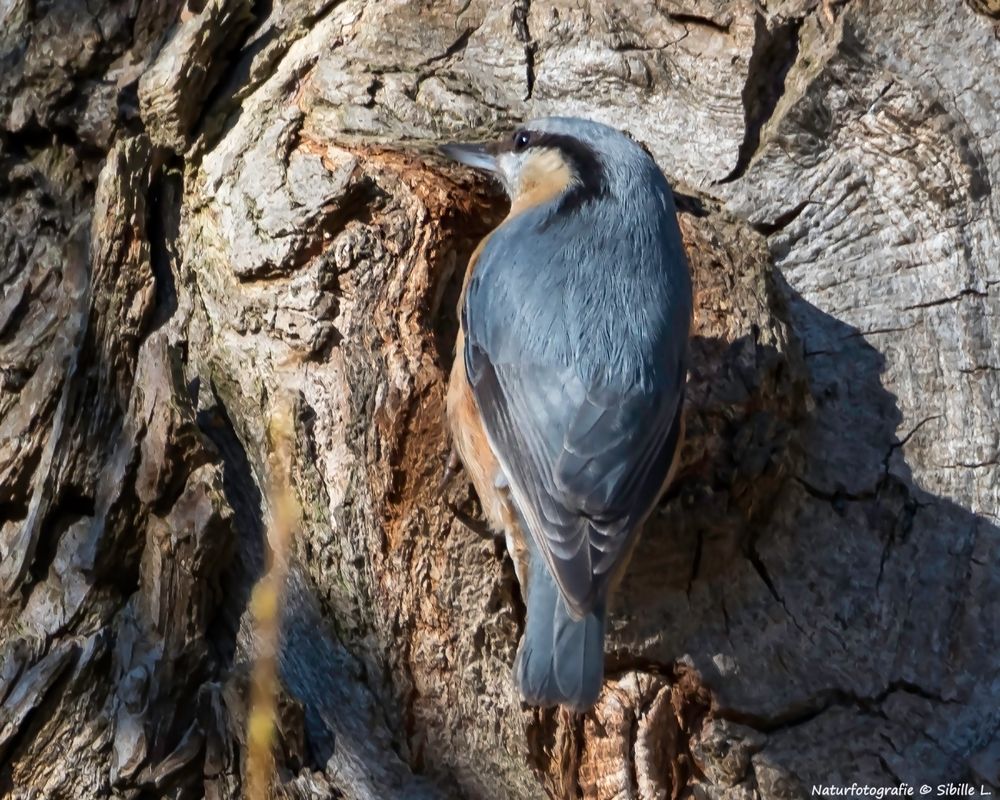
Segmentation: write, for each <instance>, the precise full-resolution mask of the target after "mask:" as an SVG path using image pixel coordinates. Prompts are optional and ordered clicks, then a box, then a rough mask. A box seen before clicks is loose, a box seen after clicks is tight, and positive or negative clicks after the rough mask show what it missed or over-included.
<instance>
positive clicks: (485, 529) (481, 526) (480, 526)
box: [445, 500, 494, 539]
mask: <svg viewBox="0 0 1000 800" xmlns="http://www.w3.org/2000/svg"><path fill="white" fill-rule="evenodd" d="M445 505H447V506H448V510H449V511H451V513H452V514H454V515H455V519H457V520H458V521H459V522H461V523H462V524H463V525H464V526H465V527H466V528H468V529H469V530H470V531H472V532H473V533H475V534H476V535H478V536H482V537H483V538H484V539H492V538H494V534H493V531H492V530H491V529H490V526H489V525H487V524H486V523H485V522H484V521H483V520H481V519H476V518H475V517H472V516H471V515H469V514H467V513H465V512H464V511H462V509H460V508H459V507H458V506H456V505H455V504H454V503H452V502H451V501H450V500H446V501H445Z"/></svg>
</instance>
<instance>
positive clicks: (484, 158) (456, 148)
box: [438, 143, 497, 174]
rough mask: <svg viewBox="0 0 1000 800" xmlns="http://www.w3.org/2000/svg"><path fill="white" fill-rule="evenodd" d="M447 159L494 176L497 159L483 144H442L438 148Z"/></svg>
mask: <svg viewBox="0 0 1000 800" xmlns="http://www.w3.org/2000/svg"><path fill="white" fill-rule="evenodd" d="M438 149H439V150H440V151H441V152H442V153H444V154H445V155H446V156H448V158H450V159H452V160H454V161H458V162H459V163H460V164H465V165H466V166H468V167H473V168H474V169H481V170H483V171H485V172H489V173H493V174H495V173H496V172H497V159H496V156H494V155H493V154H492V153H491V152H490V151H489V148H488V146H487V145H484V144H454V143H453V144H443V145H441V146H440V147H439V148H438Z"/></svg>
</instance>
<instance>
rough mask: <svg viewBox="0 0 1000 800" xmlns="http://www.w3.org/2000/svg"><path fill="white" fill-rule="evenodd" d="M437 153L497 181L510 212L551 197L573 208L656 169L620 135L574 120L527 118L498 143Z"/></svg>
mask: <svg viewBox="0 0 1000 800" xmlns="http://www.w3.org/2000/svg"><path fill="white" fill-rule="evenodd" d="M441 151H442V152H443V153H444V154H445V155H447V156H448V157H450V158H452V159H454V160H455V161H459V162H461V163H463V164H466V165H468V166H470V167H474V168H476V169H480V170H483V171H485V172H488V173H490V174H492V175H494V176H495V177H496V178H498V179H499V180H500V182H501V183H502V184H503V186H504V189H505V190H506V192H507V194H508V195H509V196H510V199H511V203H512V213H515V212H516V211H517V210H519V209H524V208H530V207H533V206H537V205H541V204H542V203H546V202H549V201H551V200H556V199H560V200H562V201H563V202H564V203H567V204H574V205H575V204H579V203H583V202H587V201H588V200H594V199H600V198H602V197H606V196H608V195H610V194H614V193H615V192H616V191H621V190H623V189H624V188H625V186H626V185H627V183H628V182H629V181H630V180H635V179H637V178H639V177H640V176H641V175H642V174H643V173H644V172H645V171H647V170H648V169H649V167H652V168H653V169H654V170H655V169H656V167H655V164H653V161H652V159H651V158H650V157H649V155H648V154H647V153H646V152H645V151H644V150H643V149H642V147H641V146H640V145H639V144H637V143H636V142H635V141H634V140H633V139H631V138H630V137H628V136H627V135H626V134H624V133H622V132H621V131H618V130H615V129H614V128H611V127H608V126H607V125H602V124H600V123H597V122H591V121H590V120H585V119H577V118H575V117H547V118H545V119H538V120H533V121H532V122H528V123H526V124H525V125H523V126H521V127H519V128H517V129H516V130H515V131H514V132H513V133H512V134H511V135H510V136H508V137H505V138H503V139H501V140H500V141H494V142H487V143H482V144H446V145H443V146H442V147H441ZM657 172H658V170H657Z"/></svg>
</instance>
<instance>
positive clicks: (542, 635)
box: [514, 535, 604, 711]
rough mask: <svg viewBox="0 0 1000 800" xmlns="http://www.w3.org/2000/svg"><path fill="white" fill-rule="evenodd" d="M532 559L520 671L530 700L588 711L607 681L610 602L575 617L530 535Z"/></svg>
mask: <svg viewBox="0 0 1000 800" xmlns="http://www.w3.org/2000/svg"><path fill="white" fill-rule="evenodd" d="M525 538H526V539H528V541H529V543H528V547H529V549H530V551H531V552H530V558H529V561H528V576H527V577H528V581H527V583H528V586H527V592H526V594H527V597H526V598H525V605H526V606H527V621H526V623H525V629H524V637H523V638H522V639H521V646H520V647H519V648H518V651H517V659H516V661H515V663H514V675H515V678H516V680H517V685H518V687H519V688H520V690H521V696H522V697H523V698H524V700H525V702H526V703H528V704H530V705H537V706H553V705H556V704H559V705H564V706H567V707H569V708H572V709H574V710H575V711H586V710H587V709H589V708H591V707H592V706H593V705H594V703H595V702H597V696H598V695H599V694H600V693H601V684H602V682H603V681H604V603H603V602H602V603H601V605H600V606H598V607H597V608H595V609H594V610H593V611H591V612H590V613H589V614H587V615H586V616H585V617H583V619H579V620H576V619H573V617H572V616H571V615H570V613H569V609H568V608H567V607H566V603H565V601H564V600H563V599H562V597H561V596H560V595H559V589H558V588H557V587H556V583H555V581H554V580H553V578H552V575H551V574H550V572H549V568H548V565H547V564H546V563H545V559H544V558H542V557H541V556H540V555H539V554H538V552H537V548H536V547H535V546H534V544H533V543H532V542H531V541H530V539H531V536H530V535H526V537H525Z"/></svg>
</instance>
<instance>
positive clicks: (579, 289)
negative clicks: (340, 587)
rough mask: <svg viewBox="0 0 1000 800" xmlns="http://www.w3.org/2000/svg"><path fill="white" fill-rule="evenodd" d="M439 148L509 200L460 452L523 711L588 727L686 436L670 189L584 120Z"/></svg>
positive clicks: (481, 260) (456, 416) (678, 248)
mask: <svg viewBox="0 0 1000 800" xmlns="http://www.w3.org/2000/svg"><path fill="white" fill-rule="evenodd" d="M440 150H441V151H442V152H443V154H444V155H445V156H447V157H449V158H450V159H452V160H454V161H458V162H460V163H461V164H463V165H466V166H468V167H472V168H474V169H477V170H480V171H484V172H486V173H488V174H489V175H491V176H493V177H494V178H495V179H498V180H499V182H500V183H501V184H502V185H503V188H504V190H505V192H506V194H507V195H508V197H509V199H510V211H509V213H508V214H507V216H506V217H505V218H504V220H503V221H502V222H501V223H500V224H499V225H498V226H497V227H496V228H495V229H494V230H493V231H492V232H491V233H490V234H489V235H488V236H486V238H485V239H483V241H482V242H481V243H480V244H479V246H478V247H477V249H476V250H475V252H474V253H473V255H472V257H471V258H470V260H469V265H468V268H467V270H466V273H465V277H464V281H463V285H462V290H461V295H460V300H459V304H458V313H459V330H458V334H457V341H456V350H455V359H454V362H453V366H452V370H451V374H450V377H449V382H448V391H447V403H446V405H447V421H448V425H449V427H450V429H451V438H452V446H453V453H454V454H457V457H458V458H459V459H461V462H462V464H463V465H464V467H465V471H466V473H467V474H468V476H469V477H470V479H471V481H472V484H473V486H474V488H475V490H476V493H477V495H478V496H479V499H480V501H481V505H482V508H483V514H484V516H485V518H486V522H487V524H488V525H489V527H490V528H491V529H492V531H493V532H494V533H496V534H497V535H503V536H504V538H505V539H506V544H507V549H508V552H509V553H510V555H511V560H512V561H513V564H514V571H515V574H516V577H517V580H518V583H519V585H520V588H521V593H522V596H523V599H524V604H525V609H526V618H525V625H524V633H523V635H522V637H521V641H520V644H519V646H518V650H517V654H516V656H515V661H514V667H513V677H514V681H515V683H516V685H517V687H518V688H519V690H520V695H521V697H522V699H523V701H524V702H525V703H526V704H528V705H533V706H538V707H552V706H556V705H561V706H564V707H565V708H567V709H569V710H570V711H573V712H586V711H587V710H588V709H590V708H592V707H593V706H594V705H595V703H596V702H597V700H598V698H599V696H600V692H601V689H602V686H603V681H604V635H605V624H606V616H607V609H608V601H609V596H610V594H611V593H612V592H613V591H614V589H615V587H616V585H617V583H618V582H619V580H620V578H621V576H622V573H623V572H624V570H625V567H626V564H627V563H628V560H629V558H630V557H631V554H632V551H633V550H634V548H635V545H636V541H637V537H638V535H639V533H640V531H641V529H642V527H643V524H644V522H645V520H646V518H647V517H648V516H649V514H650V513H651V512H652V511H653V509H654V508H655V507H656V505H657V503H658V502H659V499H660V498H661V496H662V494H663V492H664V491H665V490H666V488H667V486H668V485H669V483H670V481H671V480H672V477H673V474H674V472H675V470H676V467H677V463H678V454H679V452H680V448H681V444H682V441H683V437H684V415H683V406H684V387H685V381H686V375H687V363H688V338H689V333H690V326H691V316H692V302H693V301H692V293H691V278H690V272H689V269H688V264H687V259H686V256H685V252H684V247H683V244H682V240H681V234H680V229H679V227H678V222H677V213H676V209H675V206H674V201H673V194H672V190H671V187H670V185H669V183H668V181H667V179H666V177H665V176H664V175H663V173H662V171H661V170H660V168H659V167H658V166H657V165H656V162H655V161H654V159H653V157H652V156H651V155H650V153H649V151H648V150H647V149H646V148H645V147H644V146H642V145H641V144H639V143H638V142H637V141H635V140H634V139H633V138H632V137H631V136H630V135H628V134H626V133H624V132H622V131H619V130H617V129H615V128H612V127H610V126H607V125H604V124H602V123H599V122H595V121H590V120H585V119H580V118H574V117H546V118H542V119H536V120H533V121H530V122H527V123H525V124H523V125H521V126H518V127H517V128H516V129H515V130H514V131H513V132H512V134H511V135H509V136H506V137H504V138H502V139H500V140H495V141H490V142H486V143H449V144H444V145H441V147H440Z"/></svg>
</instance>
